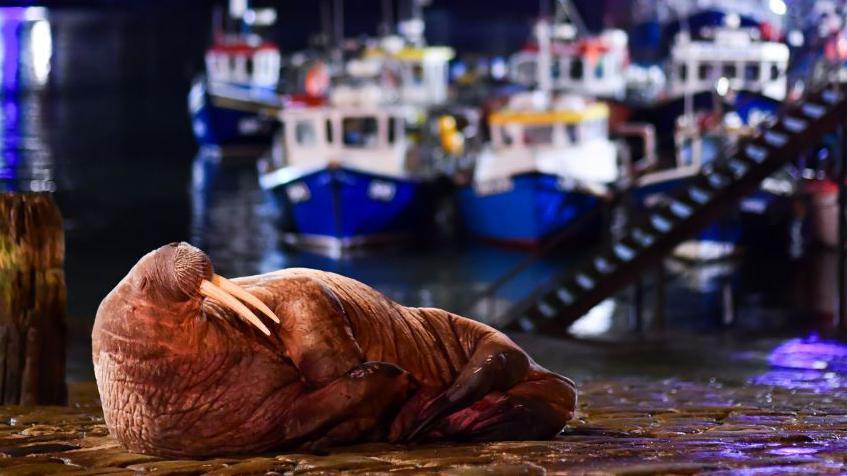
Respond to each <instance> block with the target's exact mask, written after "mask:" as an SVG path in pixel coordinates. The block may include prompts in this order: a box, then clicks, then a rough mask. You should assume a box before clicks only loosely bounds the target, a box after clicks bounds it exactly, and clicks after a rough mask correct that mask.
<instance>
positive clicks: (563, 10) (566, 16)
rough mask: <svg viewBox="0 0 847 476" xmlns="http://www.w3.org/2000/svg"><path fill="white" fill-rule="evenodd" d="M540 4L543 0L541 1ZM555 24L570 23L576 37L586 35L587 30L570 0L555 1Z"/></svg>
mask: <svg viewBox="0 0 847 476" xmlns="http://www.w3.org/2000/svg"><path fill="white" fill-rule="evenodd" d="M542 3H546V2H544V0H542ZM555 23H556V24H560V23H570V24H572V25H573V26H574V28H575V29H576V36H583V35H585V34H587V33H588V28H587V27H586V26H585V22H584V21H583V20H582V16H581V15H580V14H579V10H577V8H576V6H575V5H574V4H573V2H572V1H571V0H556V17H555Z"/></svg>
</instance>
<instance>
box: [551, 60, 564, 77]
mask: <svg viewBox="0 0 847 476" xmlns="http://www.w3.org/2000/svg"><path fill="white" fill-rule="evenodd" d="M550 77H551V78H553V79H559V78H561V77H562V61H561V60H559V61H553V64H552V65H551V68H550Z"/></svg>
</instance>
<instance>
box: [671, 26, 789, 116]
mask: <svg viewBox="0 0 847 476" xmlns="http://www.w3.org/2000/svg"><path fill="white" fill-rule="evenodd" d="M788 57H789V50H788V46H786V45H785V44H782V43H778V42H773V41H762V40H761V38H760V30H759V29H755V28H740V27H721V28H714V29H707V31H706V32H704V38H703V39H693V38H692V37H691V35H690V34H689V33H688V32H681V33H679V34H678V35H677V37H676V41H675V43H674V45H673V48H672V49H671V59H670V71H669V74H668V76H669V86H670V91H669V92H670V95H671V96H683V95H686V94H696V93H698V92H702V91H711V90H714V89H715V88H716V87H718V89H722V90H724V91H725V90H733V91H751V92H755V93H760V94H763V95H765V96H768V97H771V98H774V99H778V100H782V99H784V98H785V95H786V90H787V76H786V72H787V70H788Z"/></svg>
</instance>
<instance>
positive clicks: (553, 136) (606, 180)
mask: <svg viewBox="0 0 847 476" xmlns="http://www.w3.org/2000/svg"><path fill="white" fill-rule="evenodd" d="M535 98H536V99H537V98H538V94H536V95H535ZM533 102H535V100H534V99H533V96H532V95H523V94H519V95H516V96H514V97H513V98H512V101H511V103H510V105H509V107H508V108H507V109H504V110H501V111H498V112H495V113H493V114H491V115H490V116H489V128H490V133H491V141H490V144H488V145H486V146H485V147H484V148H483V150H482V151H481V152H480V154H479V156H478V157H477V159H476V163H475V165H474V172H473V179H472V181H471V183H468V184H465V185H463V186H462V187H460V189H459V192H458V208H459V211H460V213H461V217H462V222H463V224H464V226H465V228H466V229H467V231H468V232H469V233H470V234H471V235H474V236H476V237H479V238H483V239H486V240H492V241H497V242H501V243H506V244H517V245H526V246H534V245H538V244H539V243H540V242H542V241H543V240H544V239H545V238H548V237H550V236H551V235H553V234H555V233H558V232H561V231H563V230H564V229H566V228H568V227H569V226H571V225H573V224H575V223H577V222H580V221H581V219H582V218H585V217H587V216H588V215H590V214H591V212H592V211H596V210H598V205H599V203H600V198H599V196H601V195H603V194H604V193H605V191H606V186H607V185H609V184H611V183H613V182H614V181H616V180H617V179H618V173H619V170H618V166H617V150H616V148H615V146H614V145H613V144H612V143H611V142H610V141H609V138H608V131H607V122H608V113H609V111H608V108H607V107H606V106H605V105H604V104H602V103H588V102H586V101H584V100H582V99H580V98H576V97H573V96H571V97H563V98H560V99H559V100H557V101H554V102H552V104H551V106H550V107H542V108H534V107H532V103H533Z"/></svg>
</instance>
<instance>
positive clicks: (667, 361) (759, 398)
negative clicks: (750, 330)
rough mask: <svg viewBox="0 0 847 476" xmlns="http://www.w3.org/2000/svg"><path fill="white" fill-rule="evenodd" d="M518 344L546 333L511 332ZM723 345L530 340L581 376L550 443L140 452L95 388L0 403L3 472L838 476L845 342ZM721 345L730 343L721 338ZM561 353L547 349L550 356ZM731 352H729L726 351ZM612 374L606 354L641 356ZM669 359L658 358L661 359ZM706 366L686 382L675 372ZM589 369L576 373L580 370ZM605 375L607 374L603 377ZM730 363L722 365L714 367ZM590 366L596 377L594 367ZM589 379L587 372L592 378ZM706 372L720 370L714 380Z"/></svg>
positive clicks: (845, 419)
mask: <svg viewBox="0 0 847 476" xmlns="http://www.w3.org/2000/svg"><path fill="white" fill-rule="evenodd" d="M515 337H516V339H517V340H518V341H523V342H524V343H526V342H527V341H528V340H533V339H538V338H536V337H533V336H515ZM716 343H717V342H716V340H715V338H711V337H710V338H702V339H696V338H691V337H689V338H687V340H683V339H678V338H669V339H667V340H664V341H661V342H660V341H655V342H649V341H634V342H630V343H628V344H621V343H618V344H616V345H615V346H602V345H597V344H587V343H584V342H583V343H579V342H570V341H567V342H563V341H558V343H557V344H556V345H555V346H553V341H551V340H546V339H545V340H544V341H543V342H536V343H535V344H534V345H536V347H535V348H536V349H540V350H541V352H540V355H538V357H539V361H541V362H542V363H544V364H545V365H548V366H550V367H551V368H554V369H556V370H557V371H560V372H563V373H566V374H571V375H573V374H576V377H577V380H578V381H579V387H580V392H581V394H580V404H579V410H578V414H577V416H576V418H575V419H574V420H573V421H572V422H571V423H570V424H569V425H568V426H567V428H566V429H565V430H564V432H563V433H562V434H561V435H560V436H559V437H558V438H556V439H554V440H552V441H529V442H500V443H490V444H462V443H454V444H441V445H427V446H395V445H385V444H368V445H361V446H354V447H347V448H337V449H334V450H331V451H329V452H328V454H321V455H316V454H306V453H301V452H296V451H293V452H280V453H274V454H266V455H254V456H250V457H245V458H218V459H211V460H205V461H184V460H176V461H175V460H165V459H160V458H156V457H152V456H147V455H135V454H131V453H128V452H126V451H125V450H123V449H122V448H121V447H120V445H119V444H118V442H117V441H116V440H114V439H113V438H111V437H110V436H109V434H108V430H107V428H106V426H105V424H104V422H103V418H102V412H101V410H100V407H99V403H98V399H97V391H96V387H95V386H94V384H93V383H80V384H73V385H72V387H71V404H70V405H69V406H68V407H2V408H0V454H3V455H4V456H6V457H5V458H0V473H2V474H14V475H24V474H27V475H29V474H50V473H58V472H70V473H73V474H101V473H116V474H130V473H136V474H138V473H146V472H156V474H202V473H210V474H268V473H271V474H289V473H290V474H301V473H312V474H315V473H318V474H326V473H336V472H345V473H347V472H349V473H421V472H433V473H447V474H455V473H461V474H545V473H568V474H701V473H708V474H802V473H806V474H843V473H844V472H845V471H847V463H845V462H847V439H845V437H847V380H845V379H844V374H843V373H842V372H843V370H844V368H843V367H844V364H845V363H847V347H845V346H844V345H843V344H841V343H839V342H836V341H825V340H821V339H817V338H806V339H792V340H788V341H784V342H776V341H774V342H770V343H764V342H763V343H760V344H758V345H756V346H752V347H746V348H742V347H739V346H729V345H723V346H722V347H720V348H721V349H724V350H720V351H718V350H715V349H718V348H719V347H717V346H716ZM724 344H726V342H724ZM545 348H549V349H554V350H556V352H553V351H552V350H551V351H550V352H545V351H544V349H545ZM729 348H734V349H735V351H726V350H725V349H729ZM636 355H638V356H641V357H642V359H641V360H639V361H638V363H637V364H636V363H634V364H633V367H632V368H624V369H620V371H619V372H614V373H612V372H609V371H608V367H605V365H604V364H603V359H604V357H603V356H606V357H605V358H609V359H615V360H616V361H620V360H624V361H626V360H629V361H632V362H635V359H634V357H635V356H636ZM661 355H664V359H662V358H660V357H659V356H661ZM698 359H699V361H700V362H702V365H701V366H699V367H698V368H699V369H701V370H695V371H692V372H688V373H687V374H686V375H688V376H687V377H686V378H678V377H668V375H674V373H679V372H678V371H677V372H674V371H673V367H674V365H672V364H675V366H676V367H677V369H678V368H679V367H681V366H685V367H688V368H691V367H692V365H694V364H692V363H691V362H692V361H697V360H698ZM586 365H587V371H583V372H580V371H578V369H579V368H585V367H586ZM604 367H605V368H606V371H605V372H604V371H603V370H602V369H603V368H604ZM719 368H721V369H723V371H720V370H717V369H719ZM594 372H596V373H594ZM590 373H594V375H593V376H591V375H589V374H590ZM707 375H712V376H718V377H717V378H709V377H707Z"/></svg>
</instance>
